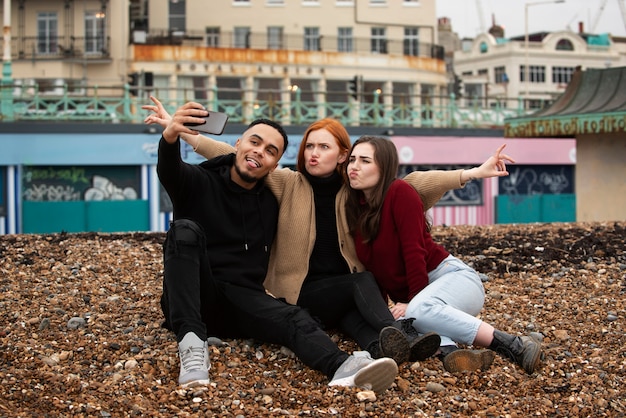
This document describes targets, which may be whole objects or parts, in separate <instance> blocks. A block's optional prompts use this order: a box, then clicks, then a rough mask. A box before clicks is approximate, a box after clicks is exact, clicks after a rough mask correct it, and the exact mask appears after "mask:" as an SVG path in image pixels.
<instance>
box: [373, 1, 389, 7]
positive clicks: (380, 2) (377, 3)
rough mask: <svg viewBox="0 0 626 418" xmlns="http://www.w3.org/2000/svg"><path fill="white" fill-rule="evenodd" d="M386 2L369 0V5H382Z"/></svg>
mask: <svg viewBox="0 0 626 418" xmlns="http://www.w3.org/2000/svg"><path fill="white" fill-rule="evenodd" d="M386 4H387V0H370V6H384V5H386Z"/></svg>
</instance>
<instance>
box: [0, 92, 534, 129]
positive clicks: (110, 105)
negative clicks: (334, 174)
mask: <svg viewBox="0 0 626 418" xmlns="http://www.w3.org/2000/svg"><path fill="white" fill-rule="evenodd" d="M131 89H132V90H133V91H136V92H137V95H136V96H135V95H132V94H130V92H131ZM207 93H210V94H207ZM232 93H233V92H232V91H229V96H230V97H233V94H232ZM304 93H305V94H304V95H303V94H302V92H301V90H298V91H295V92H291V91H289V92H283V91H276V90H268V91H261V90H258V91H255V92H247V91H243V90H241V91H239V97H240V99H219V96H220V91H219V90H217V89H216V90H213V91H211V92H207V91H202V92H198V91H194V90H193V89H189V90H172V89H160V88H156V89H155V88H150V89H149V90H148V89H147V88H143V87H135V86H133V87H132V88H131V86H128V85H126V86H124V87H118V88H106V89H105V88H98V87H84V88H81V89H79V90H72V91H71V92H70V90H69V89H68V87H67V86H66V85H64V86H58V87H57V88H56V89H55V91H48V92H41V91H39V88H38V86H37V85H29V86H27V85H11V86H3V87H2V96H1V97H2V103H1V104H2V106H1V109H2V112H3V113H2V114H0V117H1V120H2V121H30V120H50V121H52V120H53V121H59V120H64V121H94V122H114V123H116V122H124V123H142V122H143V119H144V118H145V116H146V112H145V111H143V110H142V109H141V106H142V105H144V104H148V103H150V101H149V99H148V96H149V94H153V95H155V96H156V97H158V98H159V99H160V100H162V102H163V103H164V105H165V107H166V109H168V111H170V112H173V111H174V110H175V109H176V108H177V107H178V106H180V105H182V104H184V103H186V102H187V101H190V100H194V101H198V102H200V103H202V104H203V105H205V106H206V107H207V108H209V109H212V110H217V111H222V112H225V113H227V114H228V115H229V116H230V121H231V122H235V123H244V124H247V123H249V122H251V121H252V120H254V119H256V118H261V117H263V118H269V119H274V120H277V121H280V122H281V123H282V124H284V125H308V124H310V123H311V122H313V121H315V120H318V119H320V118H324V117H332V118H335V119H337V120H339V121H341V122H342V123H343V124H345V125H347V126H380V127H393V126H395V127H439V128H446V127H447V128H451V127H455V128H460V127H467V128H471V127H483V128H484V127H502V126H504V119H505V118H507V117H514V116H521V115H524V114H526V113H528V112H529V111H527V110H524V108H523V105H522V101H521V99H510V98H509V99H505V98H499V99H497V100H496V99H495V98H487V99H485V98H473V99H467V98H463V99H461V100H457V99H456V98H455V97H454V95H450V96H411V95H388V96H385V95H383V94H377V93H373V94H361V95H360V97H359V101H356V100H352V99H347V100H346V101H343V102H326V101H324V100H323V99H324V98H325V97H326V93H325V92H315V94H314V95H312V94H310V92H308V93H307V92H304ZM303 96H305V97H313V96H314V97H316V98H317V100H318V101H308V100H303V99H302V97H303ZM336 96H337V94H336V93H334V94H333V97H336ZM171 97H177V98H176V99H170V98H171ZM198 97H210V99H198ZM245 97H260V98H262V99H258V100H253V101H249V100H245V99H244V98H245ZM485 103H487V104H488V105H489V107H485V106H484V104H485Z"/></svg>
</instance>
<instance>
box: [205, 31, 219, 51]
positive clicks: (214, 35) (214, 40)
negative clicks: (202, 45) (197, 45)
mask: <svg viewBox="0 0 626 418" xmlns="http://www.w3.org/2000/svg"><path fill="white" fill-rule="evenodd" d="M205 37H206V46H208V47H219V46H220V28H219V27H210V28H206V29H205Z"/></svg>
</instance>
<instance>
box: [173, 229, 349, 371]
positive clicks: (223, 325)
mask: <svg viewBox="0 0 626 418" xmlns="http://www.w3.org/2000/svg"><path fill="white" fill-rule="evenodd" d="M163 261H164V267H165V270H164V279H163V295H162V297H161V308H162V310H163V315H164V316H165V323H164V326H165V327H166V328H168V329H170V330H171V331H173V332H174V333H175V334H176V337H177V340H178V341H180V340H181V339H182V338H183V337H184V336H185V334H186V333H188V332H194V333H195V334H196V335H198V337H200V338H201V339H206V338H207V335H212V336H217V337H222V338H253V339H256V340H259V341H263V342H266V343H271V344H279V345H284V346H285V347H287V348H289V349H290V350H292V351H293V352H294V353H295V354H296V355H297V356H298V358H299V359H300V360H301V361H302V362H303V363H304V364H306V365H307V366H309V367H311V368H313V369H315V370H319V371H321V372H322V373H324V374H325V375H326V376H328V377H332V376H333V375H334V373H335V371H336V370H337V368H338V367H339V366H340V365H341V363H343V362H344V361H345V360H346V359H347V358H348V354H347V353H345V352H344V351H341V350H340V349H339V348H338V347H337V345H336V344H335V343H334V342H333V341H332V340H331V339H330V337H329V336H328V334H326V332H324V331H323V330H322V329H321V328H320V325H319V324H318V322H316V321H315V320H314V319H313V318H312V317H311V316H310V315H309V314H308V313H307V312H306V311H305V310H304V309H302V308H301V307H299V306H294V305H290V304H287V303H285V302H284V301H281V300H278V299H275V298H273V297H272V296H269V295H268V294H267V293H265V292H264V291H263V290H260V289H253V288H247V287H243V286H238V285H233V284H232V283H229V282H226V281H220V280H219V279H218V278H216V277H214V276H213V274H212V272H211V266H210V264H209V258H208V256H207V251H206V244H205V239H204V233H203V231H202V228H201V227H200V226H199V225H198V224H196V223H195V222H193V221H190V220H187V219H181V220H177V221H174V222H172V224H171V227H170V229H169V231H168V232H167V237H166V240H165V244H164V246H163ZM243 262H245V260H242V263H243Z"/></svg>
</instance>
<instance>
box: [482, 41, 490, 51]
mask: <svg viewBox="0 0 626 418" xmlns="http://www.w3.org/2000/svg"><path fill="white" fill-rule="evenodd" d="M488 50H489V47H487V42H481V43H480V53H481V54H485V53H487V51H488Z"/></svg>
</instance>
